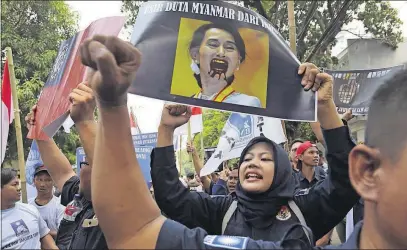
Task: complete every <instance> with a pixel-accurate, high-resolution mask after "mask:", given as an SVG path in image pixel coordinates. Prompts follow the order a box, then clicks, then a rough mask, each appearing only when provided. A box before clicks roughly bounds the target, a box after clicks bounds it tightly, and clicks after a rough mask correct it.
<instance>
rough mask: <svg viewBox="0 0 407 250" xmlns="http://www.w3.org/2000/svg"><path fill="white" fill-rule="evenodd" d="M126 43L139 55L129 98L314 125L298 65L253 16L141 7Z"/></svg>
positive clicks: (223, 9)
mask: <svg viewBox="0 0 407 250" xmlns="http://www.w3.org/2000/svg"><path fill="white" fill-rule="evenodd" d="M131 42H132V43H133V44H134V45H135V46H136V47H137V48H138V49H139V50H140V52H141V53H142V55H143V62H142V63H141V66H140V69H139V70H138V72H137V77H136V79H135V81H134V82H133V84H132V86H131V87H130V89H129V92H130V93H133V94H137V95H142V96H146V97H151V98H156V99H161V100H166V101H171V102H178V103H184V104H188V105H193V106H201V107H209V108H214V109H222V110H228V111H234V112H240V113H248V114H256V115H262V116H271V117H278V118H282V119H291V120H303V121H314V120H315V119H316V115H315V110H316V105H315V94H314V93H313V92H312V91H309V92H305V91H304V90H303V88H302V86H301V84H300V82H301V76H299V75H298V73H297V71H298V66H299V64H300V63H299V61H298V60H297V59H296V58H295V56H294V55H293V54H292V53H291V50H290V48H289V47H288V45H287V44H286V42H285V41H284V39H282V37H281V36H280V34H279V33H278V32H277V31H276V30H275V29H274V28H273V27H272V25H271V24H270V23H269V22H268V21H267V20H266V19H265V18H263V17H262V16H261V15H259V14H257V13H255V12H253V11H251V10H248V9H246V8H242V7H239V6H237V5H233V4H229V3H227V2H224V1H188V2H175V1H171V2H162V1H151V2H148V3H146V4H144V5H143V6H142V8H140V10H139V14H138V17H137V20H136V23H135V26H134V31H133V34H132V38H131Z"/></svg>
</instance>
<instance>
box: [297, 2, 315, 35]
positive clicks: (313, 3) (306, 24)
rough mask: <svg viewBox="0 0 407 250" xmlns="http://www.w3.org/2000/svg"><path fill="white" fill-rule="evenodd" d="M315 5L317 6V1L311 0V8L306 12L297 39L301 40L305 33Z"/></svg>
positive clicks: (313, 13)
mask: <svg viewBox="0 0 407 250" xmlns="http://www.w3.org/2000/svg"><path fill="white" fill-rule="evenodd" d="M317 7H318V1H313V2H312V5H311V9H310V11H309V12H308V15H307V17H306V18H305V22H304V23H303V24H302V28H301V31H300V32H299V34H298V37H297V41H300V40H303V39H304V37H305V35H306V34H307V31H308V28H309V23H310V22H311V19H312V18H313V17H314V15H315V12H316V10H317Z"/></svg>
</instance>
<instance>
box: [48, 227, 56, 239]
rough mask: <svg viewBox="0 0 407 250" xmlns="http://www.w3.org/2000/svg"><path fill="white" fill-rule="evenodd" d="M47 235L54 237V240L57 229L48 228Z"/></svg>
mask: <svg viewBox="0 0 407 250" xmlns="http://www.w3.org/2000/svg"><path fill="white" fill-rule="evenodd" d="M49 235H51V237H52V238H53V239H54V240H56V238H57V230H54V229H52V230H51V229H50V230H49Z"/></svg>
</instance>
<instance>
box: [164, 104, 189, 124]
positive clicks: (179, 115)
mask: <svg viewBox="0 0 407 250" xmlns="http://www.w3.org/2000/svg"><path fill="white" fill-rule="evenodd" d="M190 117H191V108H190V107H188V106H185V105H180V104H165V105H164V108H163V112H162V115H161V122H160V126H165V127H167V128H170V129H173V130H175V129H176V128H177V127H179V126H181V125H184V124H185V123H187V122H188V120H189V118H190Z"/></svg>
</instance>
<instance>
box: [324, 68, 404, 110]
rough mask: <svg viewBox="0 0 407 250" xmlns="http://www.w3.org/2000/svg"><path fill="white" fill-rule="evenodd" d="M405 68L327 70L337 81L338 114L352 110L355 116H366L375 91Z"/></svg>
mask: <svg viewBox="0 0 407 250" xmlns="http://www.w3.org/2000/svg"><path fill="white" fill-rule="evenodd" d="M403 67H404V66H403V65H399V66H394V67H390V68H382V69H366V70H338V71H333V70H327V71H326V72H327V73H328V74H330V75H332V77H333V78H334V80H335V84H334V89H333V92H334V93H333V94H334V101H335V105H336V107H337V110H338V113H340V114H343V113H345V112H346V111H347V110H348V109H351V110H352V114H353V115H366V114H367V113H368V112H369V103H370V100H371V99H372V97H373V94H374V93H375V91H376V90H377V89H378V88H379V87H380V86H381V85H383V84H385V83H386V81H387V80H388V79H389V78H390V77H391V76H392V75H394V74H395V73H396V72H397V71H399V70H400V69H403Z"/></svg>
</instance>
